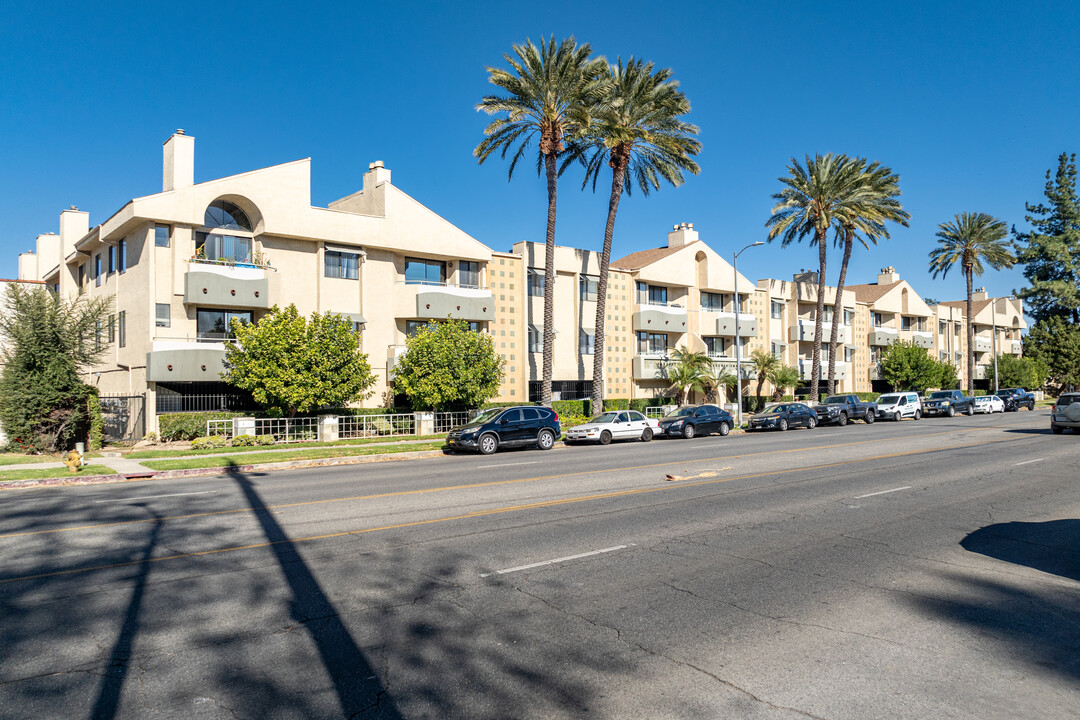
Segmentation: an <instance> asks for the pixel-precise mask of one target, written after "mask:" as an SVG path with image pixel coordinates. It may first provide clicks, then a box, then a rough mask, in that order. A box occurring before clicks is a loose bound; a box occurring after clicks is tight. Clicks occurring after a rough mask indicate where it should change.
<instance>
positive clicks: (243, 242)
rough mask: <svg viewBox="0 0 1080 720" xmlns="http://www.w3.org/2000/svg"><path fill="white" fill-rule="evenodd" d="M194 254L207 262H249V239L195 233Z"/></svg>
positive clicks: (236, 236)
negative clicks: (199, 255)
mask: <svg viewBox="0 0 1080 720" xmlns="http://www.w3.org/2000/svg"><path fill="white" fill-rule="evenodd" d="M195 252H196V253H197V254H201V255H202V256H203V257H205V258H206V259H207V260H221V261H225V262H240V263H250V262H251V238H249V237H240V236H238V235H220V234H218V233H206V232H197V233H195Z"/></svg>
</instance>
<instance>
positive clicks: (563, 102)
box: [473, 35, 607, 407]
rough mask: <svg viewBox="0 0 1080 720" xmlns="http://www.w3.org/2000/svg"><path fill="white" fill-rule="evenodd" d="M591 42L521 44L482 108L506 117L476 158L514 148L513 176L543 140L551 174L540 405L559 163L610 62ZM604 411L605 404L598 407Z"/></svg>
mask: <svg viewBox="0 0 1080 720" xmlns="http://www.w3.org/2000/svg"><path fill="white" fill-rule="evenodd" d="M590 52H591V49H590V47H589V45H588V44H584V45H580V46H579V45H578V44H577V41H576V40H574V38H573V37H570V38H567V39H565V40H563V41H562V42H561V43H558V44H556V42H555V36H554V35H552V37H551V41H550V42H548V43H546V44H545V43H544V42H543V38H541V42H540V46H539V47H537V46H536V45H533V44H532V41H530V40H526V42H525V44H524V45H514V54H513V56H511V55H503V58H504V59H505V60H506V62H507V63H508V64H509V65H510V67H511V68H512V72H511V71H507V70H503V69H500V68H492V67H489V68H487V71H488V74H489V77H488V81H489V82H490V83H491V84H492V85H494V86H496V87H497V88H499V89H500V90H502V91H504V92H505V93H506V94H505V95H501V96H499V95H488V96H486V97H485V98H484V99H483V100H481V101H480V104H479V105H477V106H476V109H477V110H482V111H484V112H486V113H487V114H489V115H504V114H505V116H504V117H499V118H497V119H495V120H492V121H491V123H490V124H488V126H487V127H486V128H485V129H484V140H483V141H482V142H481V143H480V144H479V145H477V146H476V149H475V150H474V151H473V154H474V155H475V156H476V158H477V161H478V162H480V163H483V162H484V161H485V160H487V159H488V158H489V157H491V155H492V153H494V152H496V151H499V155H500V157H502V158H503V159H505V158H506V155H507V153H508V152H510V151H513V156H512V158H511V160H510V170H509V175H510V176H511V177H513V175H514V168H516V167H517V164H518V161H519V160H521V158H522V157H524V156H525V153H526V152H527V151H528V149H529V146H530V144H531V142H532V140H533V139H534V138H536V139H537V149H538V151H539V152H538V154H537V156H536V172H537V174H538V175H539V174H540V171H541V169H543V171H544V172H545V173H546V175H547V198H548V208H547V237H546V253H545V259H544V359H543V384H542V386H541V391H540V402H542V403H543V404H545V405H550V404H551V366H552V360H551V359H552V351H553V349H554V346H555V315H554V307H555V299H554V298H555V296H554V290H555V205H556V202H555V201H556V196H557V194H558V175H559V172H558V161H559V158H560V157H561V156H563V154H564V153H568V152H569V153H570V154H571V155H574V154H575V153H579V152H580V151H581V148H580V147H579V146H574V145H573V144H572V143H573V142H574V138H578V137H580V136H581V135H582V132H581V128H582V127H583V126H584V125H586V124H587V123H588V120H589V115H588V106H589V105H591V104H592V103H593V102H595V101H596V99H597V98H598V97H599V96H600V93H601V92H602V91H603V80H602V74H603V71H604V68H605V66H606V64H607V63H605V62H604V60H603V59H602V58H601V59H591V58H590V57H589V54H590ZM597 407H599V405H597Z"/></svg>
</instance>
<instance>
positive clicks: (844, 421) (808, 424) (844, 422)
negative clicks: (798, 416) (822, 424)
mask: <svg viewBox="0 0 1080 720" xmlns="http://www.w3.org/2000/svg"><path fill="white" fill-rule="evenodd" d="M840 418H841V422H840V424H841V425H847V415H841V416H840ZM816 427H817V420H816V419H814V418H810V419H809V420H807V421H806V429H807V430H813V429H814V428H816Z"/></svg>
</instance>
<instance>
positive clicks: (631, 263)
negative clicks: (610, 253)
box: [611, 240, 701, 270]
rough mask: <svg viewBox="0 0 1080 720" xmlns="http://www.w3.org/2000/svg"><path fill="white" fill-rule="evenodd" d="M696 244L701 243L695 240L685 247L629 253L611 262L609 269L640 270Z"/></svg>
mask: <svg viewBox="0 0 1080 720" xmlns="http://www.w3.org/2000/svg"><path fill="white" fill-rule="evenodd" d="M698 242H701V241H700V240H695V241H694V242H692V243H687V244H686V245H682V246H679V247H660V248H653V249H651V250H639V251H637V252H636V253H630V254H629V255H627V256H625V257H621V258H619V259H618V260H612V261H611V267H615V268H622V269H624V270H640V269H641V268H643V267H645V266H646V265H652V264H653V263H654V262H656V261H657V260H663V259H664V258H666V257H667V256H668V255H674V254H675V253H677V252H679V251H680V250H682V249H683V248H685V247H689V246H691V245H693V244H694V243H698Z"/></svg>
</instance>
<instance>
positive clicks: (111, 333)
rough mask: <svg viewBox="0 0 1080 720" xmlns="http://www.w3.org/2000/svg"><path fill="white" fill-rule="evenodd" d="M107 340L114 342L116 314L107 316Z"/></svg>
mask: <svg viewBox="0 0 1080 720" xmlns="http://www.w3.org/2000/svg"><path fill="white" fill-rule="evenodd" d="M109 342H111V343H113V342H116V316H115V315H110V316H109Z"/></svg>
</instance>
